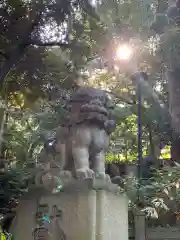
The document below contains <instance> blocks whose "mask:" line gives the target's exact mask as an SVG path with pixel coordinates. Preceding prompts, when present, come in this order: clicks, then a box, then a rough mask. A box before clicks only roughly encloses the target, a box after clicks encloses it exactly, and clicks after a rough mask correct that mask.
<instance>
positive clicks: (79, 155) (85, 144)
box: [41, 87, 115, 179]
mask: <svg viewBox="0 0 180 240" xmlns="http://www.w3.org/2000/svg"><path fill="white" fill-rule="evenodd" d="M112 107H113V105H112V102H111V101H110V99H109V97H108V95H107V93H106V92H105V91H103V90H99V89H95V88H90V87H82V88H80V89H78V90H77V91H76V92H75V93H74V94H73V95H72V97H71V99H70V100H69V101H68V102H67V105H66V114H65V115H64V118H63V120H62V122H61V125H60V127H59V129H58V131H57V133H56V138H55V143H54V144H53V149H54V152H55V155H54V157H53V153H52V152H51V153H50V154H49V157H48V158H47V159H48V161H47V164H46V168H47V166H49V169H50V165H48V164H50V162H52V161H51V160H52V159H54V160H55V162H56V163H57V165H58V168H59V169H60V171H61V173H64V174H68V173H71V174H72V176H73V177H75V178H78V179H86V178H93V177H99V178H106V177H107V176H106V174H105V153H106V151H107V148H108V145H109V135H110V134H111V133H112V132H113V130H114V128H115V121H114V120H113V119H111V110H112ZM43 154H44V153H43ZM41 159H43V157H41ZM43 160H44V159H43ZM46 174H47V173H46Z"/></svg>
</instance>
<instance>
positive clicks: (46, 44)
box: [27, 40, 72, 48]
mask: <svg viewBox="0 0 180 240" xmlns="http://www.w3.org/2000/svg"><path fill="white" fill-rule="evenodd" d="M27 45H35V46H38V47H53V46H59V47H61V48H70V47H71V46H72V45H71V44H68V43H61V42H58V41H53V42H41V41H38V40H30V41H28V42H27Z"/></svg>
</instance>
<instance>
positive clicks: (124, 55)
mask: <svg viewBox="0 0 180 240" xmlns="http://www.w3.org/2000/svg"><path fill="white" fill-rule="evenodd" d="M132 55H133V52H132V49H131V48H130V47H129V46H127V45H121V46H119V47H118V48H117V50H116V57H117V58H118V59H119V60H125V61H126V60H129V59H130V58H132Z"/></svg>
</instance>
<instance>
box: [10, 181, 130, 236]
mask: <svg viewBox="0 0 180 240" xmlns="http://www.w3.org/2000/svg"><path fill="white" fill-rule="evenodd" d="M32 192H34V193H32ZM38 206H40V207H41V210H42V211H46V212H44V213H43V214H45V215H47V216H49V219H50V223H48V222H47V223H46V225H44V228H46V229H47V231H48V234H45V235H44V237H43V236H39V237H38V238H37V237H36V239H38V240H40V239H41V240H43V239H45V240H46V239H53V240H60V239H66V240H110V239H112V240H114V239H119V240H128V200H127V198H126V197H125V196H124V195H123V194H122V193H120V192H119V188H118V187H117V186H116V185H114V184H111V183H106V184H104V183H103V181H102V180H84V181H78V180H73V181H72V182H70V183H68V184H67V185H65V186H64V188H63V189H62V192H60V193H56V194H52V193H50V192H48V191H45V190H40V189H39V190H37V189H34V190H32V191H31V193H28V194H27V195H25V196H24V198H23V199H22V200H21V202H20V204H19V208H18V210H17V216H16V219H15V221H14V223H13V225H12V228H11V230H12V232H13V234H14V237H15V240H16V239H17V240H24V239H26V240H32V239H33V238H34V234H33V231H34V229H35V228H38V226H39V225H38V224H37V218H36V215H37V214H36V212H37V209H38ZM46 208H47V209H46ZM43 209H44V210H43ZM54 209H55V210H54ZM43 214H42V215H43Z"/></svg>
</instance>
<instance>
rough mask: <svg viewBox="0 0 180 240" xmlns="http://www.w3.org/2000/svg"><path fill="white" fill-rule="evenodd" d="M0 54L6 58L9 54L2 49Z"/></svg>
mask: <svg viewBox="0 0 180 240" xmlns="http://www.w3.org/2000/svg"><path fill="white" fill-rule="evenodd" d="M0 55H1V56H3V57H4V58H6V59H8V58H9V56H8V55H7V54H6V53H4V52H3V51H2V50H0Z"/></svg>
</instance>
